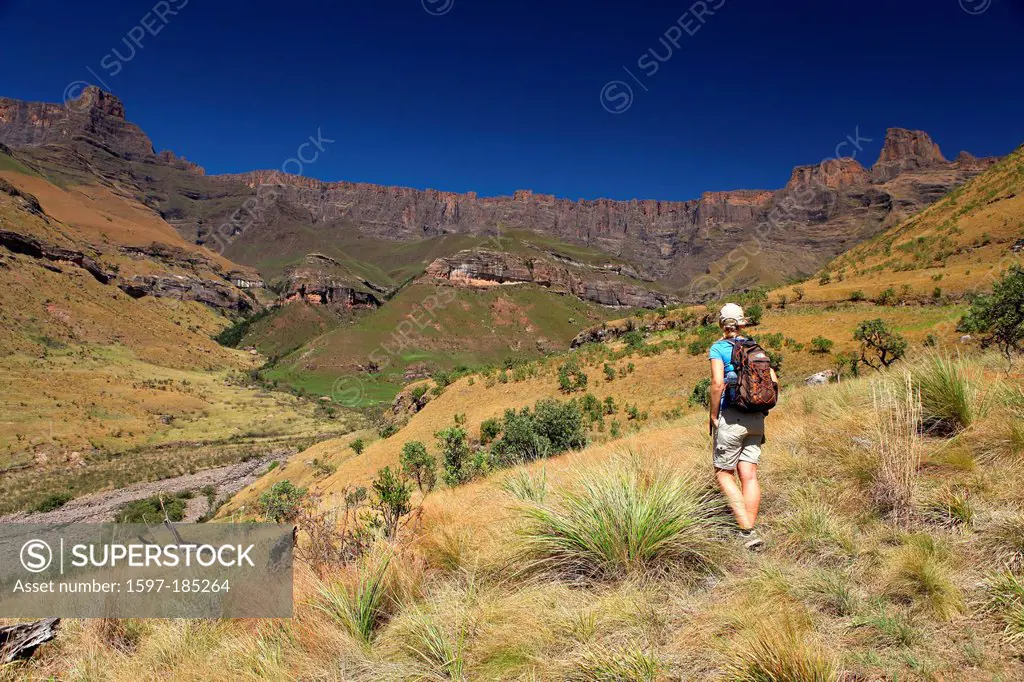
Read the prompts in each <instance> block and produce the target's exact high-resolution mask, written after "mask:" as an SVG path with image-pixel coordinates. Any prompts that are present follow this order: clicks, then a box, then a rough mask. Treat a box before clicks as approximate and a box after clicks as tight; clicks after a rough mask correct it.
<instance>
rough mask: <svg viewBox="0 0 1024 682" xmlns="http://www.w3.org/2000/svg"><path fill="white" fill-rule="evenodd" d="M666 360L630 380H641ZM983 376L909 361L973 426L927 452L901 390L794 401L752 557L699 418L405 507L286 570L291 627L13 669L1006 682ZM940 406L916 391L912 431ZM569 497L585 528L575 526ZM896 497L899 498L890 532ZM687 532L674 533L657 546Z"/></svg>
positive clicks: (84, 648) (785, 405)
mask: <svg viewBox="0 0 1024 682" xmlns="http://www.w3.org/2000/svg"><path fill="white" fill-rule="evenodd" d="M672 357H673V355H672V354H671V353H666V354H663V355H661V356H656V357H650V358H646V359H643V360H640V361H637V363H636V364H637V367H636V370H635V373H634V374H636V373H640V372H642V371H647V370H648V368H649V369H650V370H651V371H653V370H654V368H655V365H656V363H660V362H666V363H667V361H668V360H669V359H672ZM647 363H650V365H649V367H648V364H647ZM999 365H1000V363H999V362H998V361H997V360H995V359H991V358H988V357H987V356H975V357H972V359H970V360H969V361H964V362H961V363H953V364H952V365H946V366H945V369H943V365H939V364H934V363H929V362H922V363H921V364H920V365H919V367H918V374H917V375H916V377H917V378H916V379H915V382H916V385H917V386H920V387H922V388H924V387H928V386H931V387H934V386H935V382H934V379H936V378H937V377H938V376H942V375H945V376H950V377H952V381H953V385H957V386H961V387H964V388H965V393H964V396H965V398H964V400H965V402H964V405H965V407H966V408H967V411H966V412H963V413H961V417H958V419H962V421H960V422H957V425H956V429H955V433H954V435H952V436H951V437H950V436H946V437H939V436H933V435H921V434H919V433H918V432H917V430H916V428H915V426H916V425H915V423H914V421H913V414H911V413H908V412H907V409H906V403H905V401H902V400H901V398H900V388H899V387H900V386H901V385H904V378H903V374H902V370H896V371H894V372H890V373H887V374H884V375H876V374H874V373H872V375H871V376H869V377H864V378H861V379H853V380H848V381H844V382H843V383H841V384H838V385H835V384H833V385H831V386H827V387H808V388H804V387H798V388H791V389H790V390H787V391H786V392H784V396H783V401H782V403H781V404H780V406H779V407H778V408H777V409H776V410H775V411H774V412H773V413H772V415H771V417H770V418H769V422H768V423H769V429H770V430H769V442H768V444H767V446H766V451H765V456H764V458H763V465H762V472H761V475H762V480H763V484H764V489H765V504H764V507H763V512H762V520H761V527H762V533H763V535H764V536H765V537H766V539H767V547H766V549H765V550H764V551H763V552H762V553H758V554H751V553H748V552H745V551H744V550H743V549H742V548H741V547H740V545H739V541H738V540H737V539H735V538H734V537H733V536H732V535H731V534H730V532H729V530H728V526H729V524H728V521H727V519H726V517H725V516H724V511H723V510H722V509H721V506H720V504H719V503H718V502H717V501H716V499H717V498H716V496H714V495H712V496H710V497H706V496H705V495H704V491H706V490H707V486H708V485H709V484H710V477H709V472H710V469H709V466H708V457H709V455H708V441H707V436H706V430H705V416H704V414H703V413H702V412H693V413H688V414H683V415H681V416H679V417H671V418H667V419H664V418H653V417H652V418H651V420H650V421H649V422H647V423H646V424H645V425H644V426H643V427H642V428H641V429H640V430H639V431H636V432H632V433H627V434H626V435H624V436H623V437H621V438H617V439H610V440H607V441H606V442H601V441H597V442H596V443H595V444H593V445H591V446H590V447H587V448H586V449H584V450H582V451H578V452H572V453H569V454H567V455H564V456H561V457H557V458H552V459H548V460H544V461H541V462H536V463H534V464H530V465H528V466H526V467H523V468H518V469H512V470H502V471H498V472H496V473H494V474H493V475H491V476H489V477H486V478H483V479H480V480H477V481H474V482H472V483H469V484H467V485H462V486H458V487H456V488H452V489H447V488H442V489H440V490H438V491H435V492H433V493H431V494H429V495H427V496H426V498H425V499H422V500H420V499H419V498H417V499H416V501H415V506H416V512H415V514H414V515H413V517H412V518H414V521H413V522H411V523H410V524H408V525H407V526H406V527H405V528H404V530H403V531H402V532H401V533H400V535H399V539H398V541H397V542H396V543H394V544H383V545H381V546H379V547H378V548H377V549H376V550H374V551H371V552H369V553H367V554H366V555H364V557H363V558H362V559H360V560H359V561H357V562H356V563H355V565H353V566H334V565H321V566H320V567H319V572H315V571H313V570H312V569H310V568H308V567H306V566H305V565H303V566H302V567H300V570H299V572H298V575H297V577H296V590H297V593H296V596H297V617H296V618H295V619H293V620H291V621H287V622H280V623H276V624H274V625H273V626H272V627H271V624H270V623H269V622H265V623H264V622H261V621H246V622H241V621H239V622H232V623H212V622H211V623H201V622H188V623H186V622H184V621H180V622H161V621H134V620H127V621H122V622H121V623H120V624H119V632H120V631H122V630H123V631H124V632H127V633H130V637H131V641H132V642H133V645H132V648H131V650H130V652H129V653H123V654H117V655H110V654H109V653H108V652H114V651H115V649H114V647H116V646H118V644H117V642H120V641H123V640H122V639H121V638H120V637H114V636H112V635H111V634H110V633H109V631H108V630H104V629H101V628H99V627H97V626H96V625H94V623H91V622H88V621H75V622H69V623H68V624H67V625H66V628H67V630H66V632H65V634H64V636H63V638H62V639H61V640H58V642H57V643H56V644H54V645H50V646H48V647H46V648H44V649H43V650H42V651H41V653H40V654H39V655H37V657H36V658H35V660H33V661H32V662H31V663H30V664H29V665H28V666H27V667H26V669H25V670H24V672H25V673H26V674H29V675H35V676H41V677H45V676H48V675H56V676H58V677H61V676H63V675H64V674H66V673H67V672H69V671H72V670H75V671H81V672H86V671H91V672H93V673H95V674H97V675H101V676H102V677H104V678H105V679H114V680H121V679H124V680H127V679H137V678H139V677H145V676H146V675H150V674H153V673H154V672H159V673H160V674H163V675H165V676H169V677H171V678H172V679H179V678H180V679H188V678H189V677H193V676H195V675H202V676H203V677H204V678H206V679H225V680H226V679H236V678H237V677H238V676H241V675H245V674H251V671H253V670H256V671H258V673H256V675H257V676H259V677H264V678H273V679H292V678H306V677H318V678H324V679H339V680H340V679H349V680H364V679H365V680H382V679H386V680H400V679H495V680H498V679H500V680H549V679H550V680H566V679H571V680H602V679H621V680H660V679H722V680H761V679H779V680H795V681H802V680H808V681H810V680H826V681H836V682H838V680H841V679H911V680H917V679H921V680H924V679H964V680H968V679H970V680H974V679H977V680H982V679H984V680H991V679H1002V680H1010V679H1017V678H1019V677H1020V676H1021V675H1024V668H1022V664H1021V656H1022V654H1024V650H1021V648H1020V647H1021V641H1024V630H1022V629H1021V625H1020V619H1019V610H1020V608H1021V605H1022V604H1024V602H1022V599H1024V593H1022V591H1021V589H1020V584H1021V581H1022V580H1024V577H1022V576H1021V574H1020V573H1019V571H1020V570H1021V566H1022V565H1024V564H1022V563H1021V562H1022V561H1024V543H1022V541H1021V538H1022V535H1021V530H1020V529H1021V528H1024V525H1022V524H1024V516H1022V514H1024V508H1022V507H1021V504H1020V496H1019V494H1018V493H1017V491H1018V490H1019V488H1020V486H1021V485H1022V484H1024V479H1022V477H1021V473H1020V472H1021V467H1020V463H1021V458H1022V457H1024V449H1022V442H1024V441H1021V439H1020V432H1021V430H1022V429H1024V401H1022V398H1021V393H1020V390H1021V389H1020V386H1021V384H1020V376H1019V375H1013V376H1011V377H1007V376H1006V375H1005V374H1003V373H1002V371H1001V369H996V368H997V367H998V366H999ZM642 367H643V368H642ZM943 373H945V374H943ZM674 378H675V377H673V379H674ZM678 380H679V381H680V382H681V383H685V382H686V381H688V377H686V376H682V375H679V376H678ZM538 381H540V379H538ZM618 381H619V380H618V379H616V380H614V381H612V382H611V385H612V386H615V384H616V383H617V382H618ZM622 381H623V382H625V381H626V380H625V379H624V380H622ZM979 382H981V383H979ZM477 383H480V382H477ZM529 387H530V384H529V383H528V382H519V383H510V384H508V385H506V386H503V387H499V386H494V387H492V388H490V389H486V390H490V391H502V392H503V393H502V400H501V401H500V402H501V403H505V402H508V403H510V404H515V403H516V402H517V401H526V400H530V399H532V398H533V397H536V396H537V395H539V393H540V392H538V391H536V390H530V388H529ZM475 388H476V384H474V386H469V385H468V383H467V384H465V385H460V386H458V387H453V388H451V389H449V392H446V393H445V394H444V395H443V396H441V397H440V398H438V399H437V401H436V402H434V403H431V405H429V406H428V407H427V409H425V410H424V411H423V412H422V413H421V414H420V415H417V418H419V417H420V416H422V417H423V418H424V419H426V418H427V417H429V416H431V415H430V412H429V411H430V410H431V409H433V410H434V411H435V412H437V414H435V415H433V417H432V418H434V419H437V420H439V421H444V420H443V419H442V418H441V415H440V413H441V412H442V411H444V410H446V409H447V410H450V409H456V410H460V411H461V410H463V409H466V410H470V409H471V410H473V411H472V413H471V414H467V417H468V423H470V424H472V423H473V421H474V419H476V418H478V417H480V416H483V415H484V414H486V413H487V412H488V410H487V409H486V408H478V407H476V402H475V401H473V400H472V399H471V398H472V397H475V396H471V395H470V394H469V393H468V392H469V391H471V390H473V389H475ZM621 388H622V389H623V395H624V396H625V395H626V394H627V391H626V385H625V383H624V384H623V386H622V387H621ZM942 395H944V394H943V393H941V392H939V393H936V391H935V390H934V388H925V389H924V390H923V393H922V398H923V404H924V407H925V413H926V414H931V413H932V412H933V411H934V408H935V406H936V405H937V404H938V403H937V402H936V398H941V396H942ZM663 399H665V400H667V401H668V402H666V403H664V404H671V403H672V402H673V400H672V399H671V398H665V397H663V396H658V397H656V398H655V400H654V401H653V404H661V403H660V402H659V401H661V400H663ZM498 402H499V401H497V400H496V401H495V403H494V406H495V407H497V406H498ZM947 414H951V413H947ZM963 415H967V416H966V417H964V416H963ZM414 423H415V419H414V422H413V423H411V424H410V427H407V428H412V426H413V424H414ZM1015 434H1016V435H1015ZM401 435H402V434H401V433H400V434H399V436H397V437H401ZM409 435H412V434H411V432H410V434H409ZM392 438H395V437H394V436H393V437H392ZM897 443H898V444H899V445H898V447H891V446H893V445H895V444H897ZM308 454H310V455H311V454H313V452H311V453H308ZM367 456H374V453H373V452H372V451H371V450H367V452H365V453H364V454H363V455H361V456H360V457H367ZM894 458H895V459H894ZM903 461H909V462H912V463H915V464H914V471H916V473H915V474H914V475H913V476H912V478H911V481H910V488H909V489H908V490H909V497H906V496H904V497H901V496H900V494H897V493H900V491H901V490H903V488H900V487H899V485H898V484H897V483H896V482H895V481H894V479H892V478H889V477H887V474H886V472H887V471H888V470H889V468H890V467H891V466H892V465H893V464H894V463H898V462H903ZM917 462H919V464H917ZM307 468H309V467H307ZM368 468H370V467H368ZM339 472H340V469H339ZM275 474H276V472H275ZM343 483H347V482H346V481H342V480H337V483H336V485H335V486H334V487H333V488H332V489H333V490H335V491H337V495H330V494H328V495H325V496H324V497H322V498H321V503H322V504H323V505H325V507H327V508H338V507H340V506H342V505H343V502H342V491H343V488H338V487H337V486H339V485H341V484H343ZM574 493H577V494H579V493H582V496H578V497H575V498H574V497H571V496H572V495H573V494H574ZM573 499H575V500H577V505H578V506H576V507H570V506H568V505H569V504H570V500H573ZM894 499H896V500H902V501H901V502H899V504H900V505H901V506H899V514H898V515H897V516H893V510H894V507H893V506H892V505H893V500H894ZM581 500H582V502H580V501H581ZM572 509H576V512H575V514H574V513H573V512H572V511H571V510H572ZM642 510H643V513H641V511H642ZM652 514H653V515H652ZM609 518H622V519H623V520H625V519H627V518H629V519H633V521H632V522H631V523H633V524H639V523H641V522H644V523H650V524H652V526H653V527H654V528H657V529H658V532H666V533H668V535H667V537H668V538H671V539H669V540H666V541H665V542H666V543H667V544H656V545H655V544H646V543H645V542H644V540H643V538H642V536H641V535H640V530H639V528H640V527H639V526H637V525H629V524H626V523H624V522H623V525H612V526H609V525H607V524H605V523H602V522H601V521H602V520H607V519H609ZM560 519H561V520H563V521H559V520H560ZM641 519H643V521H641ZM677 519H683V520H685V521H684V523H685V526H683V527H685V528H686V530H685V531H684V530H679V528H678V527H677V529H676V530H675V531H667V530H664V529H665V526H664V525H663V524H673V523H676V522H677ZM562 522H564V523H570V522H571V523H572V524H574V525H573V526H572V528H574V529H576V530H575V531H574V532H578V533H580V534H582V535H581V536H580V537H583V538H588V539H589V538H593V543H594V544H589V545H586V546H583V545H577V544H576V543H574V542H571V541H566V543H565V544H564V545H559V547H561V549H559V550H557V551H558V554H557V556H558V557H559V558H558V561H557V562H556V563H553V564H552V563H548V560H549V559H550V556H551V555H550V554H548V552H549V551H553V550H549V548H551V547H553V546H552V545H550V544H548V543H549V541H554V540H552V539H553V538H554V539H557V538H558V537H559V535H558V534H559V533H560V532H561V531H560V530H559V528H561V526H560V525H559V524H560V523H562ZM566 532H568V531H566ZM599 540H600V542H601V543H606V544H600V545H599V544H597V543H598V541H599ZM384 552H386V553H387V554H386V555H385V554H382V553H384ZM383 556H389V557H390V559H389V560H388V561H387V562H386V563H384V562H383V559H382V557H383ZM587 567H589V568H587ZM581 570H587V571H588V573H587V574H586V576H584V575H583V574H581V573H580V572H578V571H581ZM375 576H383V582H382V583H381V585H382V587H381V589H382V592H381V593H380V594H381V601H379V602H375V603H374V604H375V605H372V604H371V605H366V606H364V607H360V606H358V604H360V603H363V602H359V601H357V600H356V598H355V597H354V596H352V595H354V594H355V593H354V590H355V586H356V584H357V583H359V582H360V581H362V582H361V584H362V585H363V586H364V590H365V586H366V585H368V584H369V583H368V581H370V580H374V579H376V578H375ZM360 608H375V609H377V610H376V611H373V613H374V614H375V616H374V618H373V619H372V620H371V621H370V622H371V624H370V625H369V626H368V627H367V628H366V629H362V630H360V629H357V628H356V627H355V625H353V624H351V623H352V621H351V620H349V616H348V615H346V614H348V613H350V612H349V611H348V610H347V609H353V610H354V611H353V612H354V613H358V609H360ZM186 640H187V641H188V642H190V644H188V645H187V646H186V645H185V644H183V642H184V641H186ZM101 671H102V672H101ZM247 671H249V672H247ZM770 675H775V677H770Z"/></svg>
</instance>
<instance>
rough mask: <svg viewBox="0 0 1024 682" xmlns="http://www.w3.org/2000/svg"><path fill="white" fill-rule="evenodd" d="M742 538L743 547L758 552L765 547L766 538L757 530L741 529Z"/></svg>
mask: <svg viewBox="0 0 1024 682" xmlns="http://www.w3.org/2000/svg"><path fill="white" fill-rule="evenodd" d="M740 540H742V541H743V548H744V549H749V550H750V551H752V552H757V551H759V550H760V549H762V548H763V547H764V540H762V539H761V536H760V535H758V534H757V531H756V530H753V529H751V530H741V531H740Z"/></svg>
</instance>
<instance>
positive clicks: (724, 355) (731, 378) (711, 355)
mask: <svg viewBox="0 0 1024 682" xmlns="http://www.w3.org/2000/svg"><path fill="white" fill-rule="evenodd" d="M742 338H743V337H742V336H737V337H736V339H735V340H737V341H738V340H740V339H742ZM708 359H709V360H721V361H722V364H723V365H725V390H724V391H722V402H721V404H720V405H719V409H722V408H724V407H725V406H726V405H728V404H729V392H730V391H732V390H733V387H734V386H735V385H736V383H737V381H738V380H739V377H738V376H737V375H736V368H735V367H733V366H732V344H731V343H729V342H728V341H726V340H725V339H721V340H719V341H715V342H714V343H713V344H711V350H710V351H708Z"/></svg>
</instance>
